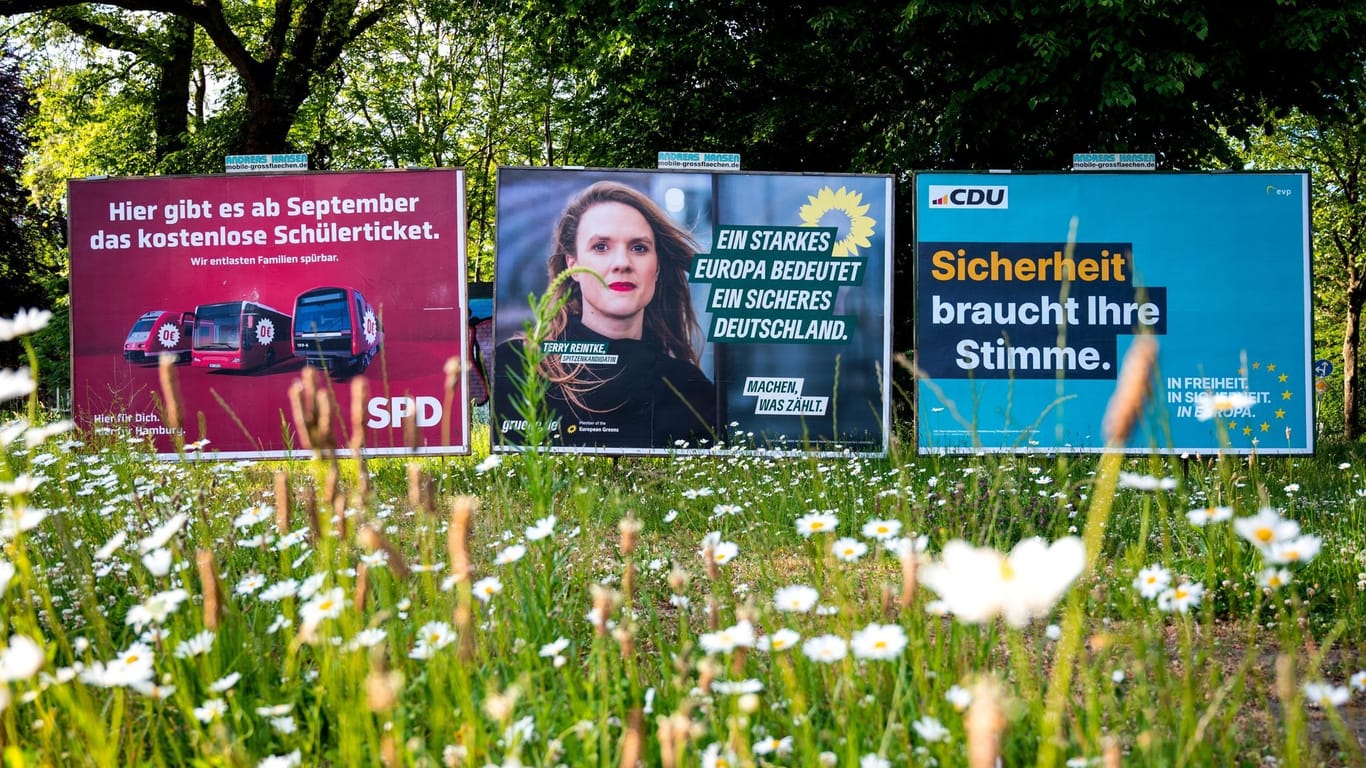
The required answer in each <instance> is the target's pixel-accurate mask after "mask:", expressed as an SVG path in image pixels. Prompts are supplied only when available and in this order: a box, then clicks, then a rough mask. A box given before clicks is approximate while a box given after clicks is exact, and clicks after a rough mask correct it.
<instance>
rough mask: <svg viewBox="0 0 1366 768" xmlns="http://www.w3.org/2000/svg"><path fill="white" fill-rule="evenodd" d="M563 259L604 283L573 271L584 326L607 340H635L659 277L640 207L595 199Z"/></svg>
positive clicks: (649, 231) (651, 237)
mask: <svg viewBox="0 0 1366 768" xmlns="http://www.w3.org/2000/svg"><path fill="white" fill-rule="evenodd" d="M565 261H566V263H567V264H568V265H569V266H570V267H575V266H580V267H587V268H589V269H591V270H593V271H594V272H596V273H598V274H599V275H602V279H603V281H605V282H606V285H603V283H602V282H599V281H598V280H597V279H596V278H594V277H592V276H590V275H574V280H575V281H576V282H578V284H579V290H580V291H581V292H582V294H583V322H584V325H587V326H588V327H589V328H592V329H593V330H596V331H598V332H599V333H602V334H603V335H606V336H610V337H613V338H626V337H628V336H629V337H630V338H637V339H638V338H640V333H641V329H642V327H643V323H644V318H645V307H646V306H647V305H648V304H649V303H650V301H651V300H652V299H654V297H655V282H656V281H657V280H658V279H659V255H658V254H657V253H655V234H654V230H653V229H651V228H650V223H649V222H648V221H646V220H645V217H644V216H643V215H642V214H641V213H640V211H637V210H636V209H635V208H632V207H631V206H629V205H626V204H624V203H599V204H597V205H595V206H593V207H592V208H589V209H588V210H587V211H584V212H583V215H582V216H580V217H579V230H578V233H577V235H576V236H575V238H574V253H573V254H571V255H569V256H568V257H567V258H566V259H565ZM600 326H606V327H600ZM608 328H610V331H609V330H608Z"/></svg>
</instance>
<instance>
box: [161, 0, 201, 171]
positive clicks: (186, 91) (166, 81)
mask: <svg viewBox="0 0 1366 768" xmlns="http://www.w3.org/2000/svg"><path fill="white" fill-rule="evenodd" d="M165 53H166V58H165V59H164V60H162V62H161V63H160V65H159V67H158V71H157V94H156V107H155V113H156V159H157V163H158V164H159V163H160V162H161V161H162V160H165V159H166V157H167V156H168V155H171V154H174V153H176V152H179V151H181V150H183V149H185V134H186V133H187V132H188V131H189V114H188V112H187V111H186V110H187V109H188V106H189V103H190V76H191V74H192V73H193V72H194V21H193V20H191V19H189V18H186V17H184V16H169V17H167V19H166V52H165ZM171 170H173V171H174V170H179V169H177V168H173V169H171Z"/></svg>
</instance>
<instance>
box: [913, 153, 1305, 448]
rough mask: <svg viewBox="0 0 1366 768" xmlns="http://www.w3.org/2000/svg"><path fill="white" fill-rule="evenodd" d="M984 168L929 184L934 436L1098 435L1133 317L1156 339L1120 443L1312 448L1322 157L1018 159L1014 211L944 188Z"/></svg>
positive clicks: (956, 442) (933, 440)
mask: <svg viewBox="0 0 1366 768" xmlns="http://www.w3.org/2000/svg"><path fill="white" fill-rule="evenodd" d="M983 178H984V177H983V176H982V175H978V174H963V173H957V174H953V173H922V174H919V175H918V176H917V178H916V182H915V183H916V189H917V197H916V199H917V200H918V201H920V203H919V205H918V206H917V208H918V210H917V211H916V222H917V232H916V251H915V252H916V279H915V284H916V310H917V311H916V361H917V364H918V366H919V368H920V369H921V371H923V374H924V378H925V379H926V380H927V381H924V382H922V384H921V386H919V387H917V396H916V402H917V409H918V418H917V441H918V447H919V449H920V451H921V452H925V453H936V452H968V451H979V450H989V451H1050V452H1052V451H1074V452H1083V451H1099V450H1102V449H1103V448H1104V447H1105V445H1104V436H1103V435H1101V434H1100V424H1101V419H1102V416H1103V414H1104V412H1105V408H1106V405H1107V403H1108V402H1109V398H1110V395H1111V393H1112V392H1113V391H1114V388H1115V381H1116V376H1117V375H1118V373H1119V368H1120V364H1121V361H1122V360H1123V359H1124V354H1125V352H1126V351H1127V350H1128V348H1129V346H1130V345H1131V343H1132V341H1133V339H1134V338H1135V336H1136V335H1138V334H1146V335H1151V336H1153V337H1154V338H1155V339H1156V341H1157V342H1158V347H1159V350H1160V352H1159V359H1158V364H1157V374H1156V379H1155V381H1154V392H1153V397H1152V398H1151V402H1150V403H1149V405H1148V406H1147V410H1146V411H1145V413H1144V417H1143V419H1142V420H1141V422H1140V428H1139V429H1136V430H1135V431H1134V433H1133V434H1132V435H1131V436H1130V437H1129V440H1128V443H1127V444H1126V445H1125V446H1124V448H1125V449H1127V450H1131V451H1135V452H1138V451H1150V450H1157V451H1164V452H1172V453H1183V452H1211V451H1218V450H1224V451H1234V452H1239V451H1242V452H1250V451H1254V450H1255V451H1258V452H1261V453H1284V454H1297V453H1308V452H1312V450H1313V445H1314V443H1313V441H1314V428H1313V427H1314V425H1313V418H1312V416H1313V414H1312V400H1313V398H1312V396H1311V393H1312V385H1313V382H1312V381H1311V374H1312V365H1311V361H1312V357H1311V352H1312V346H1311V341H1312V339H1311V336H1310V322H1309V321H1310V316H1311V315H1310V311H1311V306H1312V305H1311V302H1310V285H1309V275H1310V271H1309V208H1308V199H1309V198H1308V192H1309V180H1308V176H1307V174H1303V173H1255V174H1253V173H1249V174H1141V175H1131V174H1124V173H1109V174H1106V173H1096V174H1084V175H1073V174H1013V175H1011V176H1010V177H1009V178H1005V179H1002V178H1001V177H1000V176H992V177H990V178H991V180H992V181H993V182H995V183H996V184H1001V185H1003V186H1006V187H1007V188H1008V190H1007V192H1006V193H1005V194H1003V195H1002V199H1007V197H1008V199H1009V201H1010V209H1009V210H1008V211H948V210H944V209H943V208H942V207H939V206H935V205H934V204H933V202H932V201H933V200H934V199H935V198H936V194H937V192H936V190H943V189H971V188H973V187H974V186H975V184H976V183H977V182H980V181H981V180H983ZM1281 190H1285V191H1286V192H1287V193H1288V194H1280V191H1281ZM1177 201H1179V203H1178V202H1177ZM1159 212H1160V215H1158V214H1159ZM1251 264H1255V265H1256V267H1255V268H1250V267H1249V265H1251Z"/></svg>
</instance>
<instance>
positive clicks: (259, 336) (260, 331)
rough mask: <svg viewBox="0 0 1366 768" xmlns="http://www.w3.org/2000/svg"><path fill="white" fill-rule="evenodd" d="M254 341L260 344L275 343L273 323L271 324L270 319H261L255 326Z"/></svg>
mask: <svg viewBox="0 0 1366 768" xmlns="http://www.w3.org/2000/svg"><path fill="white" fill-rule="evenodd" d="M256 340H257V341H259V342H261V343H262V344H269V343H271V342H272V341H275V323H272V322H271V321H270V318H268V317H263V318H261V321H260V322H258V323H257V324H256Z"/></svg>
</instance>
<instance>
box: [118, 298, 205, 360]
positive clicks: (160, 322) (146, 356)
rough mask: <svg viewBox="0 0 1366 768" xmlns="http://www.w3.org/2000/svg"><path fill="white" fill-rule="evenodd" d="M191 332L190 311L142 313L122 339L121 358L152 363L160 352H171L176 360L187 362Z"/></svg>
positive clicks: (191, 316)
mask: <svg viewBox="0 0 1366 768" xmlns="http://www.w3.org/2000/svg"><path fill="white" fill-rule="evenodd" d="M193 333H194V313H193V312H171V311H169V310H165V309H154V310H152V311H151V312H144V313H143V314H142V316H141V317H139V318H138V319H137V322H135V323H133V328H132V330H130V331H128V338H126V339H124V340H123V359H124V360H127V361H128V362H130V363H155V362H158V361H159V360H160V358H161V356H162V355H163V354H167V353H173V354H175V355H176V362H178V363H188V362H189V361H190V337H191V335H193Z"/></svg>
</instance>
